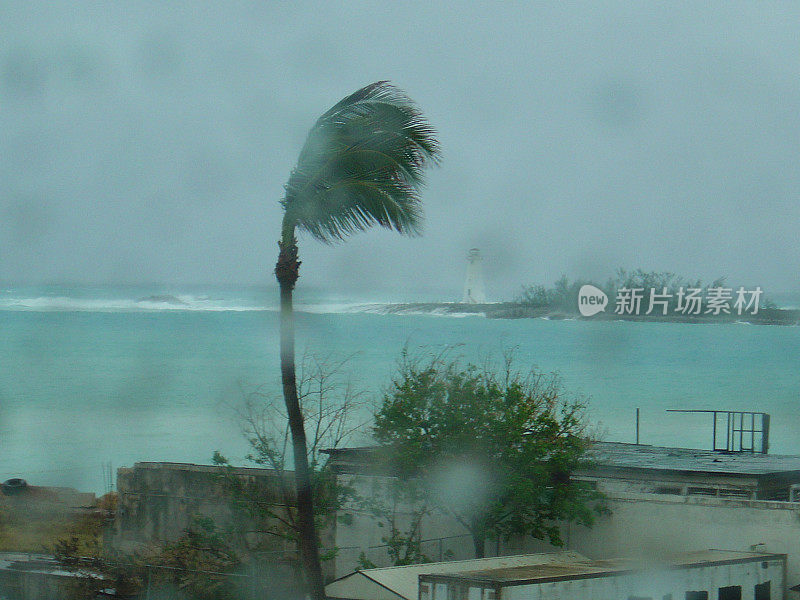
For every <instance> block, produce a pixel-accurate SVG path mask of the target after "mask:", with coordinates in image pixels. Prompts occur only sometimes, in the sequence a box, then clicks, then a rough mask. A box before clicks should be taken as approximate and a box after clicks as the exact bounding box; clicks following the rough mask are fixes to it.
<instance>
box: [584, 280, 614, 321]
mask: <svg viewBox="0 0 800 600" xmlns="http://www.w3.org/2000/svg"><path fill="white" fill-rule="evenodd" d="M607 305H608V296H606V293H605V292H604V291H603V290H601V289H599V288H596V287H594V286H593V285H589V284H586V285H582V286H581V289H580V291H578V310H579V311H580V313H581V314H582V315H583V316H584V317H591V316H592V315H596V314H597V313H599V312H603V311H604V310H605V309H606V306H607Z"/></svg>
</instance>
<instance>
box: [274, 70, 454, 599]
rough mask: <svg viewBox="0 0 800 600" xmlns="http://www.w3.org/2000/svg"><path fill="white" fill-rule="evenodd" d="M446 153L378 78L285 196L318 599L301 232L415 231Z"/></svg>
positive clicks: (284, 371)
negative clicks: (423, 191)
mask: <svg viewBox="0 0 800 600" xmlns="http://www.w3.org/2000/svg"><path fill="white" fill-rule="evenodd" d="M438 155H439V146H438V142H437V140H436V137H435V133H434V131H433V129H432V128H431V127H430V126H429V125H428V123H427V122H426V120H425V119H424V118H423V116H422V114H421V113H420V112H419V110H417V108H416V107H415V106H414V103H413V102H412V101H411V99H410V98H408V97H407V96H406V95H405V94H403V93H402V92H400V91H399V90H398V89H397V88H395V87H394V86H392V85H390V84H389V83H388V82H386V81H379V82H376V83H373V84H370V85H368V86H366V87H364V88H362V89H360V90H358V91H357V92H355V93H353V94H351V95H350V96H347V97H346V98H344V99H343V100H341V101H340V102H338V103H337V104H335V105H334V106H333V107H332V108H330V109H329V110H328V111H327V112H325V113H324V114H323V115H322V116H321V117H320V118H319V119H318V120H317V122H316V123H315V124H314V126H313V127H312V128H311V131H310V133H309V134H308V138H307V140H306V143H305V146H304V147H303V149H302V151H301V152H300V157H299V159H298V162H297V166H296V167H295V168H294V170H293V171H292V174H291V176H290V177H289V181H288V183H287V184H286V193H285V195H284V197H283V199H282V200H281V206H282V207H283V210H284V213H283V221H282V223H281V238H280V241H279V242H278V248H279V254H278V262H277V264H276V266H275V275H276V277H277V279H278V285H279V287H280V306H281V312H280V356H281V379H282V382H283V396H284V401H285V403H286V411H287V414H288V418H289V426H290V430H291V438H292V448H293V457H294V464H293V466H294V473H295V484H296V498H297V525H298V533H299V535H298V539H299V545H300V554H301V558H302V562H303V569H304V572H305V576H306V583H307V585H308V588H309V593H310V594H311V597H312V598H313V599H314V600H323V599H324V597H325V589H324V582H323V579H322V569H321V567H320V559H319V548H318V540H317V531H316V527H315V524H314V507H313V491H312V490H313V486H312V478H311V471H310V470H309V465H308V454H307V445H306V432H305V428H304V424H303V413H302V410H301V407H300V402H299V399H298V395H297V384H296V380H295V351H294V317H293V308H292V292H293V290H294V286H295V284H296V282H297V279H298V276H299V267H300V261H299V260H298V249H297V238H296V233H297V230H298V229H300V230H303V231H306V232H308V233H310V234H311V235H312V236H313V237H315V238H317V239H318V240H320V241H323V242H332V241H336V240H342V239H344V238H345V237H347V236H348V235H349V234H351V233H353V232H356V231H362V230H364V229H367V228H369V227H371V226H373V225H380V226H382V227H386V228H390V229H395V230H397V231H398V232H400V233H405V234H413V233H416V232H417V231H418V230H419V225H420V221H421V211H420V204H421V201H420V197H419V190H420V188H421V186H422V183H423V172H424V170H425V167H426V166H427V165H428V164H429V163H430V162H432V161H434V162H435V161H436V160H437V158H438Z"/></svg>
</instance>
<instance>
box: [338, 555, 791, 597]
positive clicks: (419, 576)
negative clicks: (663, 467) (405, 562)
mask: <svg viewBox="0 0 800 600" xmlns="http://www.w3.org/2000/svg"><path fill="white" fill-rule="evenodd" d="M785 571H786V555H784V554H769V553H758V552H733V551H726V550H702V551H695V552H684V553H680V554H675V555H673V556H671V557H669V558H667V559H665V560H663V561H659V562H658V563H654V562H652V561H644V560H641V559H630V558H627V559H626V558H617V559H608V560H592V559H589V558H587V557H585V556H582V555H580V554H578V553H576V552H557V553H545V554H526V555H517V556H498V557H493V558H483V559H473V560H460V561H453V562H438V563H426V564H419V565H410V566H402V567H386V568H382V569H365V570H359V571H355V572H354V573H350V574H349V575H346V576H344V577H341V578H339V579H337V580H336V581H334V582H332V583H330V584H328V586H327V587H326V588H325V591H326V594H327V595H328V596H329V597H330V598H335V599H340V600H448V599H450V598H470V599H472V598H475V599H476V600H478V599H479V600H489V599H493V600H503V599H505V598H506V597H507V598H509V599H517V600H523V599H526V598H536V599H542V600H546V599H549V598H573V597H574V598H579V597H580V598H593V599H595V600H604V599H606V598H626V597H627V598H644V597H649V598H653V597H659V598H661V597H671V598H676V599H677V598H694V597H697V598H700V597H704V598H709V597H718V598H742V597H751V598H752V597H755V598H758V599H759V600H762V599H763V600H769V599H771V598H775V599H777V598H781V597H782V594H783V589H784V585H785ZM742 588H745V589H753V590H754V595H753V596H748V595H747V594H745V595H744V596H743V595H742V594H741V592H742ZM737 590H738V593H739V595H738V596H737V595H736V593H735V592H736V591H737ZM703 592H705V594H706V595H705V596H702V595H701V596H692V595H691V594H695V593H699V594H702V593H703ZM709 592H712V593H717V595H715V596H711V595H709ZM670 594H672V595H671V596H670ZM726 594H731V595H730V596H728V595H726Z"/></svg>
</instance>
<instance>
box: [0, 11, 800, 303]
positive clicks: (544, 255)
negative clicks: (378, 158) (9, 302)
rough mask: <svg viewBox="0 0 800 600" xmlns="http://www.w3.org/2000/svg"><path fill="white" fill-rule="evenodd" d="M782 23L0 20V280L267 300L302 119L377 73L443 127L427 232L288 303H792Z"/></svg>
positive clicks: (683, 16) (775, 14)
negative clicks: (585, 287)
mask: <svg viewBox="0 0 800 600" xmlns="http://www.w3.org/2000/svg"><path fill="white" fill-rule="evenodd" d="M798 23H800V4H798V3H789V2H786V3H767V2H752V3H733V2H719V3H699V2H691V3H689V2H687V3H655V2H648V3H627V2H625V3H612V2H596V3H555V2H554V3H537V4H534V3H520V4H512V3H491V4H483V5H480V6H479V5H476V4H475V3H472V2H464V3H444V2H423V3H408V2H404V3H394V2H392V3H390V2H385V3H356V2H344V3H333V2H325V3H285V4H284V3H264V2H224V3H211V2H193V3H177V2H171V3H162V2H117V3H100V2H98V3H88V2H78V1H74V2H60V3H56V2H42V3H37V2H3V3H0V29H1V30H2V32H3V33H2V36H0V281H4V282H6V283H11V284H25V283H43V282H87V283H139V282H166V283H173V284H188V283H217V284H262V283H272V277H273V276H272V267H273V264H274V260H275V255H276V245H275V240H277V237H278V234H279V223H280V216H281V210H280V207H279V205H278V200H279V199H280V197H281V194H282V190H283V184H284V183H285V181H286V179H287V177H288V175H289V172H290V170H291V168H292V166H293V164H294V161H295V159H296V157H297V154H298V152H299V150H300V148H301V146H302V144H303V141H304V138H305V135H306V132H307V130H308V128H309V127H310V126H311V125H312V124H313V122H314V120H315V119H316V117H317V116H318V115H319V114H320V113H322V112H323V111H324V110H325V109H326V108H327V107H328V106H330V105H331V104H332V103H334V102H336V101H337V100H339V99H340V98H341V97H342V96H344V95H346V94H348V93H350V92H352V91H354V90H355V89H357V88H359V87H361V86H362V85H365V84H367V83H369V82H372V81H375V80H379V79H389V80H392V81H393V82H395V83H396V84H397V85H399V86H400V87H401V88H403V89H404V90H405V91H406V92H407V93H408V94H409V95H410V96H411V97H412V98H414V99H415V100H416V101H417V102H418V104H419V105H420V107H421V108H422V110H423V111H424V112H425V114H426V115H427V116H428V118H429V119H430V121H431V122H432V123H433V125H434V126H435V127H436V128H437V129H438V131H439V133H440V139H441V143H442V146H443V153H444V161H443V164H442V166H441V167H440V168H438V169H436V170H435V171H432V172H431V173H430V176H429V185H428V187H427V189H426V191H425V194H424V200H425V206H426V215H427V220H426V227H425V233H424V236H423V237H421V238H415V239H409V238H401V237H400V236H398V235H396V234H393V233H391V232H386V231H377V230H376V231H372V232H369V233H366V234H359V235H357V236H354V237H353V238H351V239H350V240H349V241H348V242H347V243H345V244H339V245H335V246H324V245H321V244H319V243H318V242H316V241H314V240H312V239H311V238H310V237H307V236H306V237H303V238H301V240H300V251H301V258H302V260H303V266H302V279H301V285H303V284H306V285H309V286H315V287H321V288H330V289H332V290H337V291H342V290H347V289H349V288H355V289H359V290H362V291H364V290H366V291H376V293H382V292H383V291H385V290H393V289H398V288H429V289H430V290H432V292H431V293H436V294H437V295H441V293H449V292H448V291H449V290H453V295H454V296H456V297H457V296H458V295H460V286H461V283H462V281H463V276H464V265H465V254H466V251H467V249H468V248H470V247H472V246H477V247H479V248H481V250H482V252H483V254H484V266H485V269H486V278H487V283H488V288H489V295H490V297H491V296H494V299H498V298H499V297H503V296H506V297H507V296H510V295H512V294H513V293H514V292H515V291H516V289H517V288H518V287H519V285H520V284H521V283H528V282H542V283H545V282H551V281H553V280H555V279H556V278H558V276H559V275H560V274H561V273H566V274H568V275H570V276H593V277H601V278H605V277H606V276H608V275H609V274H611V272H612V271H613V270H614V269H615V268H616V267H618V266H625V267H628V268H636V267H642V268H645V269H647V270H670V271H675V272H678V273H681V274H683V275H685V276H687V277H692V278H693V277H701V278H703V279H706V280H709V279H713V278H715V277H717V276H719V275H726V276H728V279H729V281H730V282H731V283H736V284H745V285H761V286H762V287H765V288H766V289H768V290H775V291H781V290H797V289H799V288H800V278H799V277H798V273H800V242H798V224H799V223H800V202H798V197H799V196H800V160H799V158H800V156H798V149H799V148H800V36H799V35H798V27H797V26H798Z"/></svg>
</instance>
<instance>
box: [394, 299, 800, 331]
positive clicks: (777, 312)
mask: <svg viewBox="0 0 800 600" xmlns="http://www.w3.org/2000/svg"><path fill="white" fill-rule="evenodd" d="M379 310H380V312H382V313H383V314H398V315H402V314H430V315H454V316H455V315H475V316H485V317H486V318H487V319H548V320H551V321H560V320H580V321H640V322H656V323H694V324H706V323H715V324H716V323H727V324H731V323H740V324H741V323H746V324H750V325H783V326H795V325H800V310H798V309H786V308H762V309H761V310H759V312H758V313H757V314H754V315H753V314H742V315H728V314H720V315H681V314H678V315H618V314H616V313H614V312H613V311H612V312H610V313H607V312H601V313H598V314H596V315H593V316H591V317H584V316H583V315H581V314H580V313H572V312H567V311H563V310H557V309H552V308H549V307H532V306H525V305H523V304H519V303H516V302H496V303H486V304H464V303H461V302H407V303H397V304H383V305H380V309H379Z"/></svg>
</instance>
